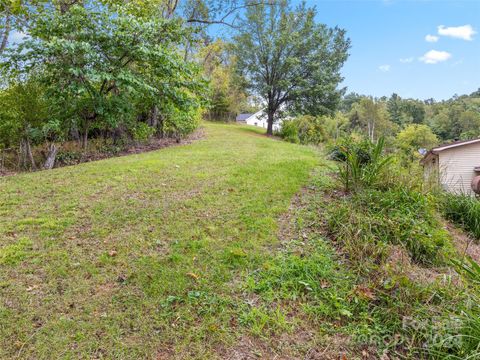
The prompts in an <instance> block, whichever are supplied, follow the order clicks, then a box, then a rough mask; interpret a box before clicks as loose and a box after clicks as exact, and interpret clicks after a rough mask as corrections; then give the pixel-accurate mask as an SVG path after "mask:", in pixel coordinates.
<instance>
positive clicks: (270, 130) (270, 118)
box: [267, 109, 275, 135]
mask: <svg viewBox="0 0 480 360" xmlns="http://www.w3.org/2000/svg"><path fill="white" fill-rule="evenodd" d="M274 115H275V112H274V111H272V110H270V109H268V126H267V135H273V116H274Z"/></svg>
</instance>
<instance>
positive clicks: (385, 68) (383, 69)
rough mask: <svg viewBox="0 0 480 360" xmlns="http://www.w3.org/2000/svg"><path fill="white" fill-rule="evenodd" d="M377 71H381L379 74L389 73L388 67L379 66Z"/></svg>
mask: <svg viewBox="0 0 480 360" xmlns="http://www.w3.org/2000/svg"><path fill="white" fill-rule="evenodd" d="M378 69H379V70H380V71H381V72H389V71H390V65H380V66H379V67H378Z"/></svg>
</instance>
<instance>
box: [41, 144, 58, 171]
mask: <svg viewBox="0 0 480 360" xmlns="http://www.w3.org/2000/svg"><path fill="white" fill-rule="evenodd" d="M57 152H58V147H57V145H55V144H54V143H52V144H50V146H49V149H48V155H47V159H46V160H45V163H44V164H43V168H44V169H45V170H50V169H53V166H54V165H55V159H56V157H57Z"/></svg>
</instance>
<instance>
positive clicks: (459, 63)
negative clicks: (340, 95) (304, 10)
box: [307, 0, 480, 100]
mask: <svg viewBox="0 0 480 360" xmlns="http://www.w3.org/2000/svg"><path fill="white" fill-rule="evenodd" d="M307 4H308V5H309V6H313V5H315V6H316V8H317V11H318V15H317V18H318V21H319V22H323V23H326V24H328V25H329V26H335V25H338V26H340V27H342V28H344V29H346V30H347V33H348V36H349V37H350V39H351V41H352V48H351V50H350V53H351V56H350V58H349V59H348V61H347V63H346V65H345V67H344V69H343V74H344V77H345V81H344V85H345V86H347V87H348V91H355V92H358V93H361V94H368V95H374V96H383V95H390V94H392V93H393V92H396V93H398V94H399V95H400V96H402V97H414V98H421V99H427V98H431V97H432V98H435V99H437V100H441V99H447V98H449V97H451V96H452V95H454V94H459V95H460V94H465V93H470V92H473V91H475V90H476V89H477V88H479V87H480V34H476V33H475V32H479V33H480V0H470V1H465V0H464V1H447V0H444V1H440V0H436V1H434V0H430V1H429V0H417V1H414V0H371V1H364V0H357V1H355V0H349V1H347V0H307ZM466 25H470V27H468V26H466ZM442 26H443V27H442ZM439 27H440V28H439ZM427 35H430V36H429V37H428V40H430V41H427V39H426V36H427Z"/></svg>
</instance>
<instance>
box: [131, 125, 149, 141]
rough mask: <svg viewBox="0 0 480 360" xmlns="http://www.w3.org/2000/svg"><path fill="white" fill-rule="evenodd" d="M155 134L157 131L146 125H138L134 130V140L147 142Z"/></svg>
mask: <svg viewBox="0 0 480 360" xmlns="http://www.w3.org/2000/svg"><path fill="white" fill-rule="evenodd" d="M154 133H155V129H154V128H153V127H151V126H148V125H147V124H145V123H141V122H139V123H136V124H135V126H134V127H133V128H132V134H133V139H134V140H135V141H137V142H146V141H148V139H150V137H151V136H153V134H154Z"/></svg>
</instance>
